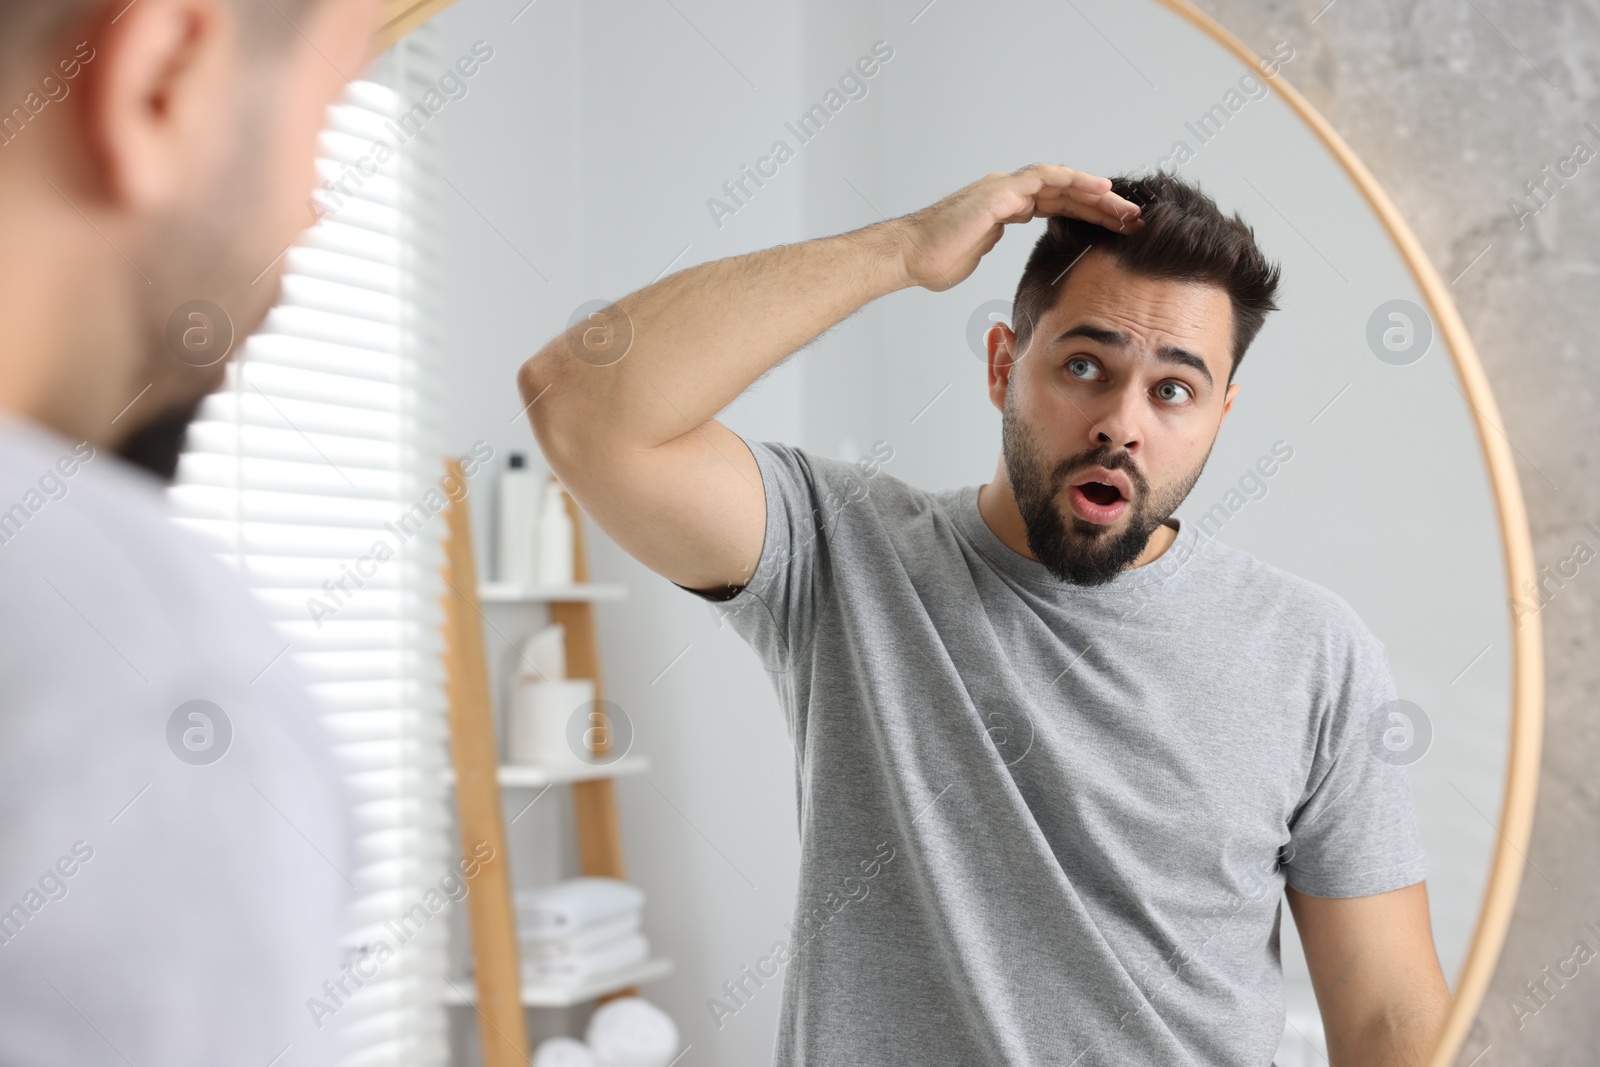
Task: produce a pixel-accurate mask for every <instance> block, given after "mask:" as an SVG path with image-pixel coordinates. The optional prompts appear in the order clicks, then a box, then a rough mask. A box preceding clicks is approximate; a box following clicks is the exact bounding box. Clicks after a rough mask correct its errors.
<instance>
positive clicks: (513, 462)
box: [494, 452, 540, 585]
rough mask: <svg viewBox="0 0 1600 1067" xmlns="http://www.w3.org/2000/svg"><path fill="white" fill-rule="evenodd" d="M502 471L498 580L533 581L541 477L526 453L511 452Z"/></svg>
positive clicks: (537, 574)
mask: <svg viewBox="0 0 1600 1067" xmlns="http://www.w3.org/2000/svg"><path fill="white" fill-rule="evenodd" d="M507 463H508V466H507V467H506V469H505V470H503V471H501V472H500V500H499V522H498V525H497V531H496V532H497V533H498V539H497V541H496V543H495V559H494V573H495V578H496V580H498V581H502V582H509V583H511V584H513V585H533V584H534V583H535V582H536V581H537V579H538V576H539V572H538V567H537V564H536V561H535V555H536V545H537V541H538V534H539V526H538V515H539V491H540V490H539V478H538V476H537V475H536V474H534V473H533V471H531V470H529V469H528V467H527V465H526V463H525V461H524V459H523V456H522V453H520V452H513V453H511V456H510V459H509V460H508V461H507Z"/></svg>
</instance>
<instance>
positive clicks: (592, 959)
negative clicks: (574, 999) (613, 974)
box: [522, 934, 650, 985]
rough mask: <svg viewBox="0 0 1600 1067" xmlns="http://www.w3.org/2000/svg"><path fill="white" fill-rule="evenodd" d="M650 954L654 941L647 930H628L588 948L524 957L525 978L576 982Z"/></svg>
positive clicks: (539, 981) (533, 982) (560, 982)
mask: <svg viewBox="0 0 1600 1067" xmlns="http://www.w3.org/2000/svg"><path fill="white" fill-rule="evenodd" d="M649 957H650V942H649V941H648V940H646V939H645V936H644V935H643V934H628V935H626V936H624V937H622V938H620V939H618V940H616V941H613V942H611V943H610V944H606V945H601V946H599V947H598V948H592V949H590V950H589V951H587V952H569V953H567V954H566V955H563V956H552V957H550V958H549V959H537V960H532V959H530V960H524V961H523V963H522V978H523V981H525V982H528V983H530V984H534V985H542V984H544V983H546V982H548V983H551V984H555V985H573V984H575V983H578V982H583V981H587V980H588V979H590V978H593V977H595V976H596V975H601V974H606V973H608V972H610V971H615V970H617V969H618V968H620V967H627V966H630V965H631V964H635V963H641V962H643V961H644V960H646V959H649Z"/></svg>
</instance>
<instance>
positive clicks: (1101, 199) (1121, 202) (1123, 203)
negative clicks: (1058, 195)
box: [1067, 190, 1143, 218]
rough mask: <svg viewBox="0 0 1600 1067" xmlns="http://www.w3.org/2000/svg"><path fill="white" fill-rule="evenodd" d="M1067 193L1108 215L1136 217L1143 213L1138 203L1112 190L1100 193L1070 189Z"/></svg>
mask: <svg viewBox="0 0 1600 1067" xmlns="http://www.w3.org/2000/svg"><path fill="white" fill-rule="evenodd" d="M1067 195H1068V196H1070V197H1072V199H1074V200H1076V201H1078V202H1079V203H1081V204H1084V205H1086V206H1089V207H1094V208H1097V209H1099V210H1100V211H1103V212H1105V213H1106V214H1108V215H1115V216H1119V217H1120V216H1127V217H1129V218H1136V217H1138V216H1139V215H1141V214H1143V212H1142V211H1141V209H1140V207H1139V205H1138V204H1135V203H1134V202H1133V201H1131V200H1129V199H1127V198H1126V197H1123V196H1119V195H1118V194H1116V193H1113V192H1111V191H1110V190H1106V191H1105V192H1102V193H1099V194H1094V193H1083V192H1079V191H1078V190H1069V191H1068V193H1067Z"/></svg>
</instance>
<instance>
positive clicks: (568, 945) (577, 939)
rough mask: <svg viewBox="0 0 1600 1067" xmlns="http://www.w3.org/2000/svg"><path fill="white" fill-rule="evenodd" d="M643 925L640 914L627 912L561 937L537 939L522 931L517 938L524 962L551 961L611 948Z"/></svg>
mask: <svg viewBox="0 0 1600 1067" xmlns="http://www.w3.org/2000/svg"><path fill="white" fill-rule="evenodd" d="M639 924H640V914H639V912H638V911H630V912H625V913H623V914H622V915H618V916H617V917H616V918H614V919H602V920H601V921H600V922H597V923H593V924H591V925H588V926H580V927H579V928H578V929H576V930H574V931H573V932H572V933H570V934H566V935H563V936H561V937H537V936H534V935H531V934H526V933H522V932H521V931H519V932H518V933H519V936H518V938H517V940H518V942H519V943H520V945H521V949H522V958H523V959H525V960H537V959H549V958H550V957H552V956H563V955H566V954H568V953H579V952H587V951H589V950H590V949H593V948H599V947H600V946H602V945H607V944H610V943H611V942H612V941H616V940H618V939H619V938H623V937H626V936H628V935H629V934H632V933H637V932H638V930H639Z"/></svg>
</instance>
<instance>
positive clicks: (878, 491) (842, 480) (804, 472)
mask: <svg viewBox="0 0 1600 1067" xmlns="http://www.w3.org/2000/svg"><path fill="white" fill-rule="evenodd" d="M745 443H746V444H747V445H748V446H749V447H750V450H751V452H752V453H753V454H755V456H756V460H757V463H758V465H771V466H772V467H773V468H775V469H776V470H778V471H779V472H781V473H782V474H783V475H785V476H786V477H787V478H788V479H789V480H790V483H791V484H792V485H797V486H798V485H804V486H806V487H808V488H809V490H810V491H811V493H812V494H813V495H814V496H815V497H816V498H817V499H818V506H819V507H820V506H823V505H828V504H832V505H843V504H845V503H847V502H859V501H864V500H869V499H870V500H872V501H873V503H874V505H875V507H876V508H877V509H878V510H884V509H886V508H888V507H893V506H902V507H903V506H907V505H910V506H913V507H918V508H920V507H921V506H923V505H925V504H926V503H927V502H928V501H929V500H931V499H932V498H933V497H934V496H935V493H933V492H932V491H930V490H927V489H922V488H920V487H918V486H915V485H912V484H911V483H910V482H907V481H904V480H903V479H901V478H898V477H896V476H895V475H894V474H892V473H890V470H889V468H890V465H891V464H892V463H893V462H894V458H895V452H894V447H893V446H892V445H890V444H889V443H888V442H887V441H877V442H874V443H873V445H872V447H871V448H870V449H869V450H867V451H866V452H863V453H860V454H858V455H856V456H854V457H853V458H850V459H845V458H840V457H834V456H829V455H825V454H823V453H821V452H815V451H812V450H811V449H807V448H802V447H800V446H799V445H792V444H787V443H785V442H782V441H756V440H751V439H746V441H745ZM826 510H827V511H829V512H831V511H832V510H833V508H832V507H828V508H826Z"/></svg>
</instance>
